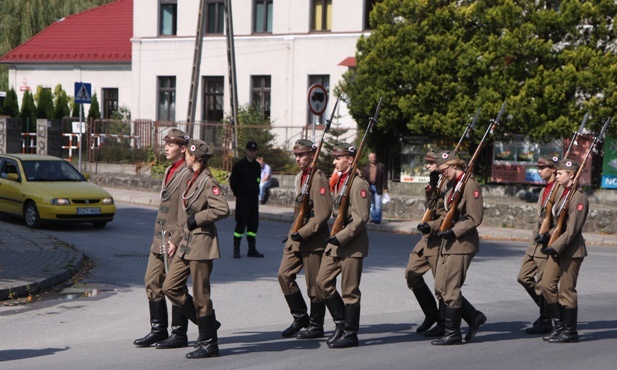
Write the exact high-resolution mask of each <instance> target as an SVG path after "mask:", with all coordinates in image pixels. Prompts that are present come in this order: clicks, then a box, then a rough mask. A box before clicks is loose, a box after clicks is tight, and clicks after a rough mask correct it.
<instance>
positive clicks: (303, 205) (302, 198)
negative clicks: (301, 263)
mask: <svg viewBox="0 0 617 370" xmlns="http://www.w3.org/2000/svg"><path fill="white" fill-rule="evenodd" d="M338 101H339V98H337V99H336V103H334V107H333V108H332V113H330V119H329V120H326V127H325V128H324V130H323V134H322V135H321V141H320V142H319V146H317V150H316V151H315V156H314V157H313V162H311V166H310V167H309V172H308V175H307V176H306V179H305V180H304V184H303V185H302V190H301V191H300V195H298V196H297V197H296V203H298V204H300V212H298V216H297V217H296V219H295V220H294V223H293V226H292V228H291V233H292V234H293V233H295V232H297V231H298V230H300V229H301V228H302V226H304V225H306V223H307V222H308V220H309V218H310V211H309V209H310V205H309V201H310V198H311V196H310V193H311V186H312V185H313V177H314V176H315V172H317V160H318V159H319V153H320V152H321V147H322V145H323V141H324V137H325V136H326V133H327V132H328V130H329V129H330V124H332V120H333V119H334V114H335V112H336V106H337V105H338Z"/></svg>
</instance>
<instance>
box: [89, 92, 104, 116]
mask: <svg viewBox="0 0 617 370" xmlns="http://www.w3.org/2000/svg"><path fill="white" fill-rule="evenodd" d="M99 118H101V110H100V108H99V99H98V98H97V97H96V93H94V94H92V103H90V109H88V121H90V119H93V120H97V119H99Z"/></svg>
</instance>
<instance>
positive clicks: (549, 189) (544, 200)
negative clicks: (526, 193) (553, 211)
mask: <svg viewBox="0 0 617 370" xmlns="http://www.w3.org/2000/svg"><path fill="white" fill-rule="evenodd" d="M553 186H555V181H551V182H549V183H548V184H546V187H545V188H544V192H543V193H542V204H545V202H546V197H547V196H548V195H549V194H550V193H551V189H553Z"/></svg>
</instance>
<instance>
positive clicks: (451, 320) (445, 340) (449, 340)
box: [431, 306, 463, 346]
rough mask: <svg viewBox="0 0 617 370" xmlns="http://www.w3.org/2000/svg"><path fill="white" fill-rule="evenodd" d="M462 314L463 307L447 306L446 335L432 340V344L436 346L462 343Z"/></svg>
mask: <svg viewBox="0 0 617 370" xmlns="http://www.w3.org/2000/svg"><path fill="white" fill-rule="evenodd" d="M462 314H463V309H462V308H460V307H458V308H451V307H447V306H446V322H445V333H444V336H443V337H441V338H439V339H435V340H433V341H431V344H432V345H435V346H447V345H452V344H461V343H462V342H463V335H462V334H461V316H462Z"/></svg>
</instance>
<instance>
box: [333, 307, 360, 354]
mask: <svg viewBox="0 0 617 370" xmlns="http://www.w3.org/2000/svg"><path fill="white" fill-rule="evenodd" d="M359 328H360V305H353V306H351V305H346V306H345V328H344V329H343V335H341V337H340V338H338V339H335V340H333V341H331V342H330V343H329V344H328V347H330V348H349V347H357V346H358V329H359Z"/></svg>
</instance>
